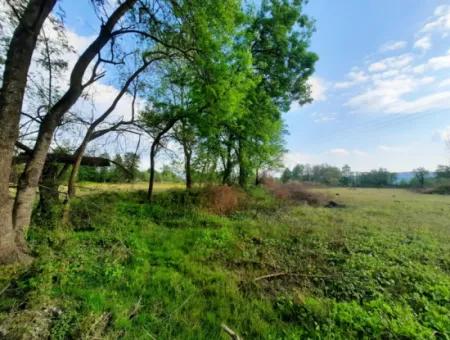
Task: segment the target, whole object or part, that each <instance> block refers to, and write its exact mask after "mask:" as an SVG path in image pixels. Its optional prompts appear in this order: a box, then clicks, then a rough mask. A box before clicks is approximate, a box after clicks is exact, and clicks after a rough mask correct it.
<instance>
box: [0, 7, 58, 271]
mask: <svg viewBox="0 0 450 340" xmlns="http://www.w3.org/2000/svg"><path fill="white" fill-rule="evenodd" d="M55 3H56V0H30V1H29V2H28V4H27V6H26V8H25V10H24V11H23V13H22V15H21V17H20V20H19V24H18V26H17V28H16V29H15V31H14V33H13V36H12V39H11V42H10V44H9V49H8V53H7V56H6V61H5V66H4V73H3V84H2V88H1V91H0V217H1V218H0V263H10V262H15V261H20V260H27V256H26V254H25V253H26V249H24V248H23V242H21V238H22V237H23V236H22V235H21V233H20V232H19V234H18V235H17V232H16V230H15V229H16V228H14V225H13V217H12V211H11V201H10V198H9V176H10V174H11V163H12V156H13V152H14V145H15V142H16V140H17V137H18V134H19V121H20V112H21V109H22V104H23V97H24V92H25V87H26V84H27V74H28V70H29V67H30V63H31V57H32V55H33V51H34V49H35V47H36V41H37V38H38V35H39V32H40V31H41V28H42V25H43V23H44V21H45V19H46V18H47V16H48V15H49V13H50V12H51V10H52V9H53V6H54V5H55ZM17 241H19V242H17Z"/></svg>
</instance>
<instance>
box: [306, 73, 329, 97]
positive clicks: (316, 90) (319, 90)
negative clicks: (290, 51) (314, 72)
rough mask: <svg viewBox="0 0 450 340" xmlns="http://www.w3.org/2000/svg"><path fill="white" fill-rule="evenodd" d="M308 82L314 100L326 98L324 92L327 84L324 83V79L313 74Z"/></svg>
mask: <svg viewBox="0 0 450 340" xmlns="http://www.w3.org/2000/svg"><path fill="white" fill-rule="evenodd" d="M309 83H310V85H311V96H312V98H313V100H314V101H316V102H320V101H323V100H325V99H327V95H326V92H327V89H328V84H327V83H326V81H325V80H323V79H322V78H319V77H315V76H313V77H311V79H310V80H309Z"/></svg>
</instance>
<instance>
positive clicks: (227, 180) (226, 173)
mask: <svg viewBox="0 0 450 340" xmlns="http://www.w3.org/2000/svg"><path fill="white" fill-rule="evenodd" d="M231 150H232V146H231V142H230V141H229V142H228V143H227V153H226V155H225V162H224V169H223V176H222V184H228V185H230V184H231V172H232V170H233V161H232V159H231Z"/></svg>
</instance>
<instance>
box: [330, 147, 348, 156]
mask: <svg viewBox="0 0 450 340" xmlns="http://www.w3.org/2000/svg"><path fill="white" fill-rule="evenodd" d="M328 153H329V154H331V155H334V156H348V155H350V151H348V150H347V149H343V148H336V149H331V150H329V151H328Z"/></svg>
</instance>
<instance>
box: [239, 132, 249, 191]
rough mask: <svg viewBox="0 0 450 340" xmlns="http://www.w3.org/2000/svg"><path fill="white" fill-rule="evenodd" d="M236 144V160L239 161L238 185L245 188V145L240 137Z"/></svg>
mask: <svg viewBox="0 0 450 340" xmlns="http://www.w3.org/2000/svg"><path fill="white" fill-rule="evenodd" d="M238 142H239V145H238V148H239V150H238V162H239V186H240V187H242V188H245V187H246V186H247V179H248V172H247V159H246V155H245V147H244V143H243V141H242V139H239V141H238Z"/></svg>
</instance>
